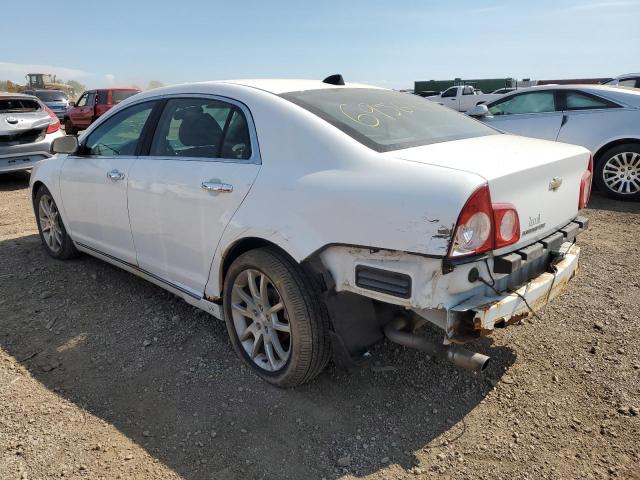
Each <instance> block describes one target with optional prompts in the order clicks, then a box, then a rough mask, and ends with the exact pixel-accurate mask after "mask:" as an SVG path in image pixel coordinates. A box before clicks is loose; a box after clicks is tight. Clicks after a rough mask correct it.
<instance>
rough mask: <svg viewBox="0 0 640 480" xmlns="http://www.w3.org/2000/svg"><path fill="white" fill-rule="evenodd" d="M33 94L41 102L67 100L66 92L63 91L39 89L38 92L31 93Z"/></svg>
mask: <svg viewBox="0 0 640 480" xmlns="http://www.w3.org/2000/svg"><path fill="white" fill-rule="evenodd" d="M33 95H35V96H36V97H38V98H39V99H40V100H42V101H43V102H63V101H65V100H68V97H67V94H66V93H64V92H56V91H51V92H43V91H40V92H35V93H33Z"/></svg>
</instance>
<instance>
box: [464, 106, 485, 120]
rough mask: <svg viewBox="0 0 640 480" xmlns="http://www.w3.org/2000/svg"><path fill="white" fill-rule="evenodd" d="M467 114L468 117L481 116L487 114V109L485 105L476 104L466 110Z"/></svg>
mask: <svg viewBox="0 0 640 480" xmlns="http://www.w3.org/2000/svg"><path fill="white" fill-rule="evenodd" d="M467 115H469V116H470V117H476V118H482V117H486V116H487V115H489V109H488V108H487V106H486V105H476V106H475V107H473V108H472V109H470V110H467Z"/></svg>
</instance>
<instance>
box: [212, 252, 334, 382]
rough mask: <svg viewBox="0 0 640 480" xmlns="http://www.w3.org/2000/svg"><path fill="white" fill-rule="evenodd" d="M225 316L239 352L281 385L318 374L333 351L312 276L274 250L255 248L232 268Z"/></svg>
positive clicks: (326, 317) (268, 380) (267, 376)
mask: <svg viewBox="0 0 640 480" xmlns="http://www.w3.org/2000/svg"><path fill="white" fill-rule="evenodd" d="M223 306H224V316H225V322H226V324H227V330H228V332H229V337H230V338H231V343H232V344H233V347H234V349H235V350H236V353H237V354H238V356H239V357H240V358H241V359H242V360H243V361H244V362H245V363H246V364H247V365H249V366H250V367H251V368H252V369H253V370H254V371H255V372H256V373H257V374H258V375H259V376H260V377H262V378H263V379H264V380H266V381H267V382H269V383H272V384H274V385H277V386H278V387H295V386H298V385H301V384H303V383H305V382H308V381H309V380H311V379H313V378H314V377H316V376H317V375H318V374H319V373H320V372H321V371H322V370H323V369H324V368H325V366H326V365H327V363H328V361H329V357H330V353H331V347H330V339H329V317H328V313H327V310H326V307H325V305H324V303H323V302H322V301H321V299H320V296H319V289H318V288H317V285H316V284H315V283H314V282H313V279H312V278H311V277H310V276H309V275H308V274H307V273H306V272H305V271H304V270H303V269H302V267H301V266H300V265H298V264H297V263H296V262H295V261H293V260H292V259H291V258H290V257H288V256H287V255H286V254H284V253H282V252H280V251H278V250H277V249H275V248H261V249H256V250H251V251H249V252H247V253H244V254H243V255H241V256H240V257H238V258H237V259H236V260H235V261H234V262H233V263H232V264H231V266H230V268H229V271H228V273H227V276H226V279H225V284H224V298H223Z"/></svg>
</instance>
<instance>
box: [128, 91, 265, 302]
mask: <svg viewBox="0 0 640 480" xmlns="http://www.w3.org/2000/svg"><path fill="white" fill-rule="evenodd" d="M148 151H149V152H148V153H149V154H148V156H144V157H142V156H141V157H140V158H139V159H138V160H137V161H136V163H135V164H134V166H133V168H132V170H131V173H130V176H129V195H128V197H129V215H130V219H131V228H132V232H133V238H134V242H135V246H136V252H137V260H138V264H139V266H140V268H142V269H143V270H146V271H147V272H150V273H151V274H153V275H155V276H158V277H160V278H162V279H164V280H165V281H167V282H169V283H171V284H172V285H173V286H175V287H177V288H179V289H181V290H183V291H186V292H188V293H189V294H191V295H193V296H197V297H201V296H202V295H203V292H204V287H205V284H206V282H207V278H208V276H209V269H210V267H211V262H212V260H213V255H214V253H215V251H216V248H217V246H218V242H219V240H220V238H221V236H222V233H223V231H224V229H225V227H226V226H227V224H228V223H229V221H230V220H231V218H232V216H233V214H234V213H235V211H236V210H237V209H238V207H239V206H240V204H241V203H242V201H243V200H244V198H245V196H246V195H247V193H248V192H249V189H250V188H251V185H252V184H253V182H254V180H255V178H256V176H257V174H258V171H259V169H260V155H259V151H258V144H257V140H256V135H255V130H254V127H253V123H252V120H251V115H250V113H249V111H248V109H247V108H246V107H245V106H244V105H242V104H240V103H238V102H235V101H232V100H229V99H224V100H222V99H218V98H214V97H211V96H188V97H174V98H169V99H168V100H167V101H166V104H165V105H164V108H163V111H162V115H161V116H160V118H159V120H158V125H157V127H156V130H155V134H154V136H153V138H152V139H151V140H150V141H149V145H148Z"/></svg>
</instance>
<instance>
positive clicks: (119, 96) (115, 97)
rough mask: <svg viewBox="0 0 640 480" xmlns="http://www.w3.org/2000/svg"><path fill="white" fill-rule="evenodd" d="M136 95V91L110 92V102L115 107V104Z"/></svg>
mask: <svg viewBox="0 0 640 480" xmlns="http://www.w3.org/2000/svg"><path fill="white" fill-rule="evenodd" d="M136 93H138V92H137V91H136V90H113V91H112V92H111V101H112V103H113V104H114V105H115V104H116V103H120V102H121V101H123V100H124V99H125V98H129V97H131V96H133V95H135V94H136Z"/></svg>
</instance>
